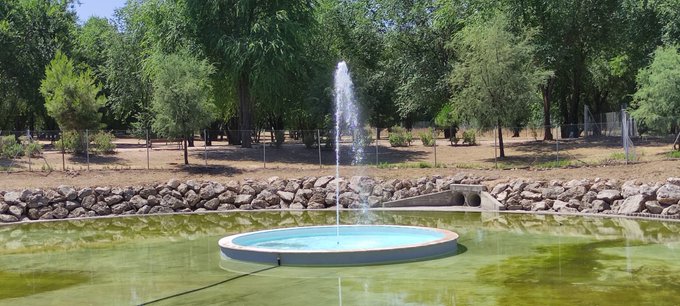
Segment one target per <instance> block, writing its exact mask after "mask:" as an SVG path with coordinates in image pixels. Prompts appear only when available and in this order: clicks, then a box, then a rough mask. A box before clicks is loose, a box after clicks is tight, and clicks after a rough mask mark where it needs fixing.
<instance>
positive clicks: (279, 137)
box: [274, 130, 286, 148]
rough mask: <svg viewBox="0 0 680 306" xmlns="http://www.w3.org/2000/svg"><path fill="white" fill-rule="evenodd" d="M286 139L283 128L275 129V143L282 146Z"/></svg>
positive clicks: (278, 146)
mask: <svg viewBox="0 0 680 306" xmlns="http://www.w3.org/2000/svg"><path fill="white" fill-rule="evenodd" d="M285 139H286V137H285V134H284V133H283V130H278V131H274V145H275V146H276V147H277V148H280V147H281V145H283V141H284V140H285Z"/></svg>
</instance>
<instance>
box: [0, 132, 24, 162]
mask: <svg viewBox="0 0 680 306" xmlns="http://www.w3.org/2000/svg"><path fill="white" fill-rule="evenodd" d="M23 153H24V150H23V149H22V147H21V144H20V143H18V142H17V141H16V138H14V135H8V136H3V137H1V138H0V157H3V158H9V159H12V158H15V157H18V156H22V155H23Z"/></svg>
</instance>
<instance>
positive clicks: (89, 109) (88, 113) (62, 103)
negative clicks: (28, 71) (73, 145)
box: [40, 51, 106, 131]
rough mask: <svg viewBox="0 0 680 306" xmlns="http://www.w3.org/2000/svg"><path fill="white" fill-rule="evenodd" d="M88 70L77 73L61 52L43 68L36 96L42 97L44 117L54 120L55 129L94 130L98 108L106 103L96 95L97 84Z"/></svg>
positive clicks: (99, 114) (97, 90)
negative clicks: (56, 125)
mask: <svg viewBox="0 0 680 306" xmlns="http://www.w3.org/2000/svg"><path fill="white" fill-rule="evenodd" d="M95 82H96V81H95V78H94V76H93V75H92V71H91V70H90V69H87V70H85V71H84V72H77V71H76V68H75V66H74V63H73V60H71V59H69V58H68V57H67V56H66V55H65V54H64V53H62V52H61V51H57V54H56V55H55V56H54V59H53V60H52V61H51V62H50V64H49V65H48V66H47V68H46V71H45V79H44V80H43V81H42V83H41V85H40V93H41V94H42V95H43V97H45V108H46V109H47V114H48V115H50V117H52V118H54V119H55V120H56V121H57V124H59V128H61V129H62V130H67V131H74V130H75V131H83V130H85V129H98V128H99V126H100V123H101V117H102V114H101V113H100V112H99V109H100V108H101V107H102V106H104V104H105V103H106V97H105V96H103V95H100V94H99V92H100V91H101V89H102V86H101V85H100V84H96V83H95Z"/></svg>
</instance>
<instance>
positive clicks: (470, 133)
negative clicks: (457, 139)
mask: <svg viewBox="0 0 680 306" xmlns="http://www.w3.org/2000/svg"><path fill="white" fill-rule="evenodd" d="M476 134H477V131H475V130H474V129H470V130H467V131H465V132H463V144H466V143H467V144H468V145H471V146H474V145H476V144H477V136H476Z"/></svg>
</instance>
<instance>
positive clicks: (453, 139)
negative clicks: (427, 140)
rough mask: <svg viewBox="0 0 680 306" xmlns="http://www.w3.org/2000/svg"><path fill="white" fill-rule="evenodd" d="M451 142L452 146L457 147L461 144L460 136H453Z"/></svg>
mask: <svg viewBox="0 0 680 306" xmlns="http://www.w3.org/2000/svg"><path fill="white" fill-rule="evenodd" d="M449 141H451V145H454V146H457V145H458V143H459V142H460V138H458V136H456V135H455V134H454V135H453V136H451V138H450V139H449Z"/></svg>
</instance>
